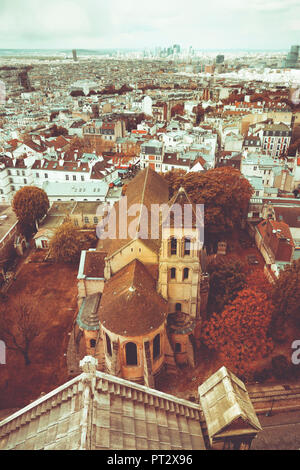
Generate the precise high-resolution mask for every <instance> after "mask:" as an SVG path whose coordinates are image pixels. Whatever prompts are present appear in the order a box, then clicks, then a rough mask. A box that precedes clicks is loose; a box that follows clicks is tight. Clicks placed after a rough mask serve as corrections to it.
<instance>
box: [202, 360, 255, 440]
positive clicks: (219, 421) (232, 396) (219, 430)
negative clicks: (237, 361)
mask: <svg viewBox="0 0 300 470" xmlns="http://www.w3.org/2000/svg"><path fill="white" fill-rule="evenodd" d="M198 391H199V396H200V404H201V406H202V410H203V413H204V417H205V420H206V425H207V430H208V435H209V439H210V443H211V444H212V442H213V440H214V439H215V438H218V437H221V436H222V437H223V436H225V435H227V436H228V437H229V436H232V435H234V434H239V435H241V434H256V433H257V431H260V430H261V429H262V428H261V425H260V422H259V420H258V418H257V416H256V413H255V410H254V408H253V405H252V402H251V400H250V397H249V395H248V392H247V389H246V387H245V385H244V384H243V382H242V381H241V380H239V379H238V378H237V377H236V376H235V375H234V374H233V373H232V372H230V371H228V370H227V369H226V367H221V368H220V369H219V370H218V371H217V372H216V373H215V374H213V375H212V376H211V377H209V378H208V379H207V380H206V381H205V382H204V383H203V384H202V385H201V386H200V387H199V388H198Z"/></svg>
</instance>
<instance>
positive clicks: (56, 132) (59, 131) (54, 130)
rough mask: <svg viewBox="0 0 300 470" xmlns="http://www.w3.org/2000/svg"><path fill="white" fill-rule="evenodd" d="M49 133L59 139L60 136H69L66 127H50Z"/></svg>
mask: <svg viewBox="0 0 300 470" xmlns="http://www.w3.org/2000/svg"><path fill="white" fill-rule="evenodd" d="M49 131H50V136H51V137H58V136H60V135H68V130H67V129H66V128H65V127H62V126H58V127H57V125H56V124H54V125H53V126H52V127H50V129H49Z"/></svg>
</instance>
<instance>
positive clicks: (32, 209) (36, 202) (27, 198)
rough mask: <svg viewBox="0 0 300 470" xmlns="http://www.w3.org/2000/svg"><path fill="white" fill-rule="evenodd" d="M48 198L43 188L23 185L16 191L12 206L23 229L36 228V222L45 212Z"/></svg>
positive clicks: (47, 206)
mask: <svg viewBox="0 0 300 470" xmlns="http://www.w3.org/2000/svg"><path fill="white" fill-rule="evenodd" d="M49 207H50V205H49V199H48V196H47V194H46V193H45V191H44V190H43V189H40V188H37V187H36V186H24V188H21V189H19V191H17V192H16V194H15V196H14V198H13V202H12V208H13V211H14V212H15V214H16V216H17V217H18V219H19V221H20V223H21V226H22V228H23V231H24V229H26V228H28V227H30V228H33V229H34V227H35V228H37V224H38V222H39V221H40V220H41V219H42V218H43V217H44V216H45V215H46V214H47V212H48V209H49Z"/></svg>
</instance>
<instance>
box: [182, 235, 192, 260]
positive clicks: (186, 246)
mask: <svg viewBox="0 0 300 470" xmlns="http://www.w3.org/2000/svg"><path fill="white" fill-rule="evenodd" d="M190 254H191V239H190V238H185V239H184V255H185V256H186V255H190Z"/></svg>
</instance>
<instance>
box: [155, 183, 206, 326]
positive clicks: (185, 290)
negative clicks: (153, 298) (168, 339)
mask: <svg viewBox="0 0 300 470" xmlns="http://www.w3.org/2000/svg"><path fill="white" fill-rule="evenodd" d="M202 208H203V207H201V209H202ZM198 209H199V208H198ZM201 216H202V212H201V211H199V210H197V211H196V207H195V205H194V204H192V202H191V200H190V199H189V197H188V195H187V193H186V191H185V190H184V188H180V189H179V190H178V192H177V194H175V195H174V196H173V198H172V199H171V200H170V201H169V203H168V207H167V208H166V210H165V211H164V213H163V214H162V227H161V233H162V241H161V249H160V255H159V279H158V292H159V293H160V294H161V295H162V297H164V298H165V299H166V300H167V301H168V305H169V313H175V312H184V313H186V314H188V315H190V316H191V317H192V318H194V319H199V318H200V305H201V292H200V286H201V280H202V268H201V261H200V255H201V250H202V246H203V217H201Z"/></svg>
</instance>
